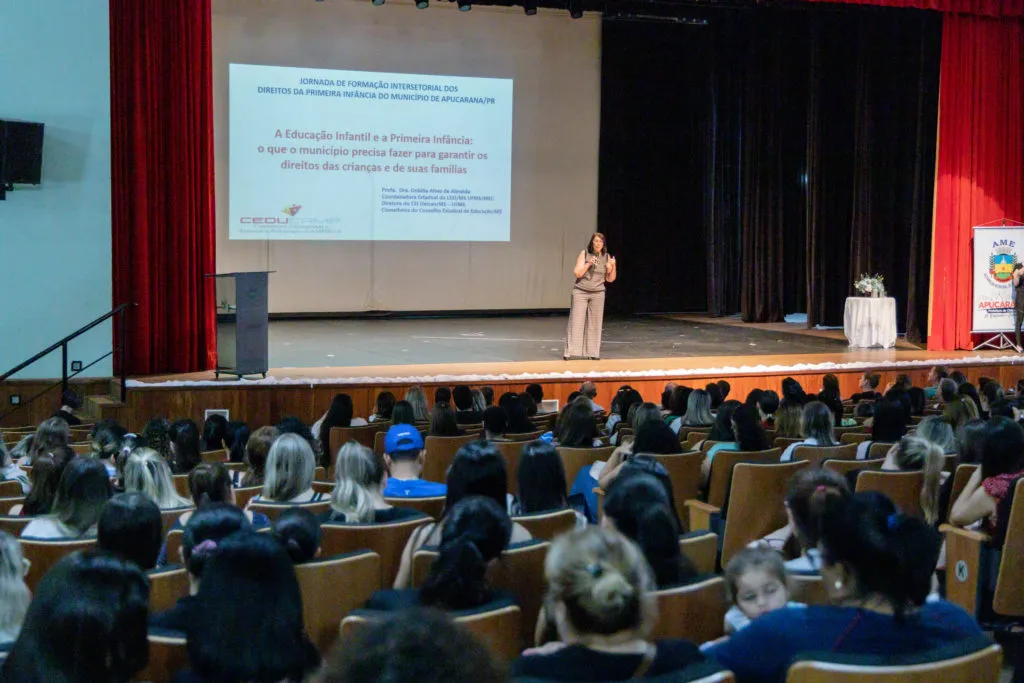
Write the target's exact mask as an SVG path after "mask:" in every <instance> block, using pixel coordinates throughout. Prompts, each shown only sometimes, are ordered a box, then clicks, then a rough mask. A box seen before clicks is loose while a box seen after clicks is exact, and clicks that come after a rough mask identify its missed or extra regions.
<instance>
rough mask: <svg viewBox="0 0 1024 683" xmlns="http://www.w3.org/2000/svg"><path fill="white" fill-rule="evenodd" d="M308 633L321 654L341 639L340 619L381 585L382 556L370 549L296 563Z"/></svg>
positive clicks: (296, 575)
mask: <svg viewBox="0 0 1024 683" xmlns="http://www.w3.org/2000/svg"><path fill="white" fill-rule="evenodd" d="M295 577H296V578H297V579H298V580H299V590H301V591H302V614H303V619H304V621H305V624H306V633H308V634H309V637H310V638H311V639H312V640H313V643H314V644H315V645H316V647H317V649H318V650H320V652H321V653H326V652H327V651H328V650H330V649H331V646H332V645H334V641H336V640H337V639H338V629H339V625H340V624H341V620H342V619H344V618H345V616H346V615H347V614H348V613H349V612H351V611H352V610H354V609H358V608H360V607H362V606H363V605H365V604H366V601H367V600H369V599H370V596H371V595H373V592H374V591H376V590H377V589H378V588H379V584H378V582H377V581H378V577H380V556H379V555H378V554H377V553H375V552H373V551H370V550H361V551H358V552H355V553H348V554H346V555H339V556H337V557H328V558H326V559H321V560H313V561H312V562H307V563H306V564H299V565H296V566H295Z"/></svg>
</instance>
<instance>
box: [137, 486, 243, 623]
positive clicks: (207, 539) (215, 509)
mask: <svg viewBox="0 0 1024 683" xmlns="http://www.w3.org/2000/svg"><path fill="white" fill-rule="evenodd" d="M249 529H250V525H249V520H248V519H246V518H245V515H243V514H242V511H241V510H239V509H238V508H236V507H235V506H233V505H229V504H228V503H210V504H208V505H205V506H203V508H202V509H201V510H197V511H196V513H195V514H194V515H192V518H191V519H189V520H188V524H186V525H185V532H184V533H183V534H182V536H181V561H182V562H183V563H184V564H185V568H186V569H188V574H189V586H190V589H189V595H186V596H185V597H183V598H179V599H178V602H177V603H176V604H175V605H174V607H172V608H171V609H169V610H167V611H166V612H160V613H158V614H153V615H151V616H150V619H149V622H150V625H151V626H154V627H156V628H164V629H169V630H172V631H185V630H186V629H187V628H188V625H189V624H190V623H191V622H192V621H193V620H194V619H195V618H196V615H195V614H194V612H195V610H196V609H197V603H198V599H197V598H196V592H197V591H198V590H199V587H200V585H201V584H202V580H203V573H204V571H205V569H206V568H207V567H208V566H209V563H210V560H211V559H212V558H213V557H214V556H215V555H216V554H217V553H218V551H219V550H220V543H221V542H222V541H223V540H224V539H226V538H227V537H228V536H230V535H232V534H234V533H236V532H239V531H249ZM255 569H257V570H258V569H259V567H256V568H255ZM236 578H237V577H236ZM254 597H256V598H257V599H258V598H259V597H260V596H254ZM260 620H261V621H262V620H263V618H260Z"/></svg>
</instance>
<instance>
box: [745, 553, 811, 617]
mask: <svg viewBox="0 0 1024 683" xmlns="http://www.w3.org/2000/svg"><path fill="white" fill-rule="evenodd" d="M725 590H726V592H727V593H728V594H729V600H730V601H731V602H732V607H730V608H729V611H728V612H726V613H725V632H726V633H727V634H730V633H735V632H736V631H739V630H740V629H742V628H745V627H746V626H747V625H749V624H750V622H751V621H753V620H754V619H757V618H758V617H759V616H761V615H762V614H767V613H768V612H774V611H775V610H777V609H782V608H784V607H805V606H806V605H803V604H802V603H799V602H790V600H789V584H788V578H787V576H786V567H785V565H784V564H783V563H782V556H781V555H779V554H778V553H777V552H775V551H773V550H768V549H767V548H745V549H743V550H741V551H740V552H738V553H736V554H735V555H733V557H732V559H731V560H729V562H728V564H726V565H725Z"/></svg>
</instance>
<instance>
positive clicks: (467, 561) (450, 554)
mask: <svg viewBox="0 0 1024 683" xmlns="http://www.w3.org/2000/svg"><path fill="white" fill-rule="evenodd" d="M511 535H512V522H511V521H510V520H509V518H508V515H507V514H505V510H504V509H502V508H501V507H499V506H498V504H497V503H495V502H494V500H493V499H491V498H488V497H486V496H468V497H466V498H463V499H462V500H460V501H459V502H458V503H456V504H455V505H454V506H453V507H452V508H451V510H450V511H449V512H448V513H446V515H445V523H444V527H443V529H442V531H441V537H440V543H439V544H438V555H437V559H436V560H434V563H433V564H432V565H431V567H430V573H429V574H427V577H426V579H425V580H424V581H423V585H422V586H421V587H419V588H406V589H402V590H394V589H392V590H382V591H377V592H376V593H374V594H373V596H372V597H371V598H370V600H369V601H368V602H367V603H366V607H367V608H368V609H376V610H387V611H393V610H399V609H407V608H409V607H415V606H421V607H437V608H439V609H443V610H468V609H477V608H480V607H483V606H484V605H487V604H488V603H491V602H497V601H501V602H506V603H511V602H514V601H513V600H511V598H510V597H509V596H505V595H501V594H500V593H497V592H496V591H493V590H492V589H491V588H490V586H489V585H488V583H487V566H488V565H489V564H490V563H491V562H492V561H493V560H495V559H497V558H498V557H500V556H501V553H502V552H504V550H505V548H506V547H508V544H509V538H510V537H511Z"/></svg>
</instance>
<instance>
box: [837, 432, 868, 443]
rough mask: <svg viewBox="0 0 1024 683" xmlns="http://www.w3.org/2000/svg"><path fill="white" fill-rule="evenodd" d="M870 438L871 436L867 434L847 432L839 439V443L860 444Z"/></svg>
mask: <svg viewBox="0 0 1024 683" xmlns="http://www.w3.org/2000/svg"><path fill="white" fill-rule="evenodd" d="M870 438H871V435H870V434H868V433H866V432H846V433H845V434H843V435H841V436H840V437H839V443H860V442H861V441H867V440H868V439H870Z"/></svg>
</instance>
